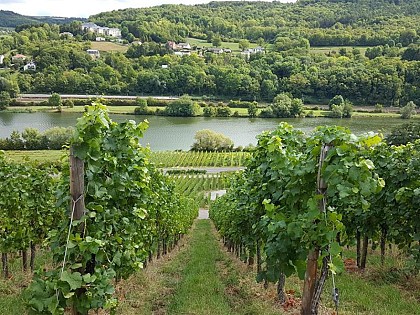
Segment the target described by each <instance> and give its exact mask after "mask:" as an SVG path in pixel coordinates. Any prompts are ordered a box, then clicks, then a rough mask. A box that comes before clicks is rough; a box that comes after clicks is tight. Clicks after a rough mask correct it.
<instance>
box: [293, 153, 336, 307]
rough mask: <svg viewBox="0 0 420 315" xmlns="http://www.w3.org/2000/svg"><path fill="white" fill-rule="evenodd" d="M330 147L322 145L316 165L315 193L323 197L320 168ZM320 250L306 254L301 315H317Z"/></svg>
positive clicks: (325, 185)
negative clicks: (316, 288) (313, 306)
mask: <svg viewBox="0 0 420 315" xmlns="http://www.w3.org/2000/svg"><path fill="white" fill-rule="evenodd" d="M329 149H330V146H328V145H322V148H321V153H320V156H319V164H318V177H317V193H318V194H321V195H324V194H325V191H326V190H327V183H326V182H325V180H324V179H323V178H322V174H321V171H322V168H323V165H324V160H325V157H326V156H327V153H328V150H329ZM324 210H325V198H322V199H321V200H320V201H319V211H321V212H324ZM319 253H320V248H319V247H318V246H316V247H315V248H314V249H313V250H311V251H310V252H309V253H308V258H307V262H306V272H305V281H304V285H303V296H302V308H301V311H300V314H301V315H312V314H317V310H316V309H313V308H312V305H313V303H312V302H313V299H314V295H315V284H316V281H317V273H318V258H319Z"/></svg>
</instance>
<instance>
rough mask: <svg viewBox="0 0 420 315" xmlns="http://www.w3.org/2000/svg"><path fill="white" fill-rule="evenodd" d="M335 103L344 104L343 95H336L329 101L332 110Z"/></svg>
mask: <svg viewBox="0 0 420 315" xmlns="http://www.w3.org/2000/svg"><path fill="white" fill-rule="evenodd" d="M334 105H338V106H341V105H344V98H343V97H342V96H341V95H336V96H334V97H333V98H332V99H331V100H330V101H329V102H328V108H329V109H330V110H332V108H333V106H334Z"/></svg>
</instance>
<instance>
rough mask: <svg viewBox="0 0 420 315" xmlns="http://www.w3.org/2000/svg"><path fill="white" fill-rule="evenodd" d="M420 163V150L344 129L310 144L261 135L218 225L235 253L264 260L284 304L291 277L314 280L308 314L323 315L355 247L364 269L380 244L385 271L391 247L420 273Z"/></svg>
mask: <svg viewBox="0 0 420 315" xmlns="http://www.w3.org/2000/svg"><path fill="white" fill-rule="evenodd" d="M419 161H420V142H416V143H414V144H407V145H405V146H399V147H395V146H391V147H390V146H388V145H387V144H385V143H383V142H382V139H381V138H380V137H379V136H377V135H369V136H362V137H360V138H358V137H356V136H354V135H352V134H351V133H350V131H349V130H347V129H344V128H340V127H318V128H317V129H316V130H315V132H314V133H313V134H311V135H310V136H306V135H304V134H303V133H302V132H300V131H298V130H295V129H293V128H292V127H291V126H290V125H287V124H286V123H282V124H280V126H279V127H278V128H277V130H275V131H272V132H266V133H263V134H262V135H260V137H259V141H258V145H257V148H256V150H255V151H254V152H253V155H252V157H251V158H250V161H249V163H248V165H247V169H246V170H245V171H244V172H243V173H242V174H240V175H238V176H237V177H236V180H235V182H234V183H233V184H232V186H231V187H230V189H229V190H228V193H227V194H226V195H225V196H223V197H221V198H219V199H218V200H217V201H216V202H215V203H214V204H213V205H212V207H211V209H210V217H211V218H212V219H213V221H214V222H215V225H216V227H217V229H218V230H219V232H220V234H221V236H222V237H223V239H224V243H225V245H226V246H227V247H228V248H229V250H231V251H235V252H237V253H239V255H240V256H242V257H247V261H248V263H249V264H253V263H254V257H256V258H257V271H258V277H257V279H258V280H259V281H266V282H268V281H269V282H277V283H278V292H279V297H280V299H281V300H283V301H285V300H286V299H287V297H286V294H285V292H284V285H285V280H286V278H287V277H289V276H291V275H293V274H297V275H298V276H299V277H300V278H301V279H305V283H304V291H303V296H302V310H303V314H312V313H314V314H315V313H316V312H317V309H318V303H319V299H320V296H321V292H322V289H323V286H324V283H325V280H326V277H327V275H328V273H331V274H333V275H334V274H336V273H337V272H338V271H340V270H342V269H343V259H342V257H341V253H342V248H343V246H345V245H350V246H351V245H354V244H355V245H356V251H357V266H358V267H359V268H360V269H364V268H365V267H366V257H367V254H368V250H367V247H368V241H369V240H373V241H379V243H380V247H381V252H382V257H383V258H382V261H383V259H384V257H385V250H386V244H387V243H392V244H396V245H398V247H399V248H400V249H401V250H402V251H403V252H405V254H406V257H407V259H406V260H407V263H408V264H409V267H408V268H410V270H411V272H413V273H414V274H416V273H418V270H419V266H420V265H419V263H420V256H419V245H420V243H419V240H420V219H419V218H420V216H419V214H418V209H419V203H420V188H419V187H420V174H419V172H420V167H419V166H420V165H419V163H420V162H419ZM318 265H319V266H320V267H321V269H320V273H319V275H318V279H317V281H315V279H314V278H315V277H314V275H316V274H317V273H316V270H317V268H318ZM309 278H312V279H309ZM334 301H335V302H337V304H338V291H337V294H336V295H334Z"/></svg>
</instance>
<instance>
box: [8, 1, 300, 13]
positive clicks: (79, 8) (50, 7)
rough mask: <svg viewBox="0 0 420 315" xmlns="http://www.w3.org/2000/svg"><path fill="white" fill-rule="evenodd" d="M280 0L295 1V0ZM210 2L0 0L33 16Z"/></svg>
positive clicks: (9, 8) (17, 11) (16, 10)
mask: <svg viewBox="0 0 420 315" xmlns="http://www.w3.org/2000/svg"><path fill="white" fill-rule="evenodd" d="M216 1H217V0H216ZM261 1H267V0H261ZM270 1H271V0H270ZM280 1H281V2H293V0H280ZM208 2H209V1H208V0H207V1H206V0H137V1H136V0H36V1H35V0H0V10H8V11H13V12H16V13H19V14H23V15H33V16H36V15H49V16H66V17H88V16H89V15H93V14H96V13H99V12H104V11H112V10H118V9H126V8H141V7H148V6H149V7H150V6H155V5H160V4H181V3H182V4H197V3H208Z"/></svg>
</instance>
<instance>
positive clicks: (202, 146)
mask: <svg viewBox="0 0 420 315" xmlns="http://www.w3.org/2000/svg"><path fill="white" fill-rule="evenodd" d="M194 139H195V142H194V143H193V145H192V147H191V150H192V151H231V150H232V149H233V141H232V140H231V139H230V138H228V137H226V136H225V135H223V134H221V133H217V132H215V131H212V130H209V129H204V130H199V131H197V132H196V134H195V136H194Z"/></svg>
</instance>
